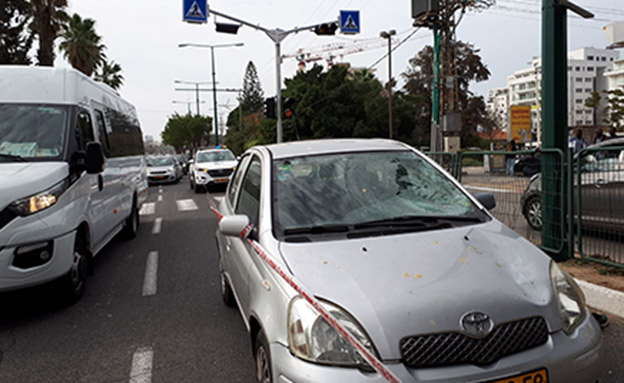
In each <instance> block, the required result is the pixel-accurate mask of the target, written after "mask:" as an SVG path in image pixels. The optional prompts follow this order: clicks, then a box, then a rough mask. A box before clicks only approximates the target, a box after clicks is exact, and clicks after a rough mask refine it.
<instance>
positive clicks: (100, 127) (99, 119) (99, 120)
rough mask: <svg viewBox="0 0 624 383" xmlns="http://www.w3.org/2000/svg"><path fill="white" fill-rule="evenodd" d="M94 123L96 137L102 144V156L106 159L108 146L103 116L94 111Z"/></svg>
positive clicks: (108, 152)
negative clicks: (95, 125)
mask: <svg viewBox="0 0 624 383" xmlns="http://www.w3.org/2000/svg"><path fill="white" fill-rule="evenodd" d="M95 122H96V124H97V132H98V137H99V139H100V143H101V144H102V149H103V150H104V154H105V155H106V157H110V146H109V144H108V134H107V132H106V123H105V121H104V114H103V113H102V112H101V111H99V110H96V111H95Z"/></svg>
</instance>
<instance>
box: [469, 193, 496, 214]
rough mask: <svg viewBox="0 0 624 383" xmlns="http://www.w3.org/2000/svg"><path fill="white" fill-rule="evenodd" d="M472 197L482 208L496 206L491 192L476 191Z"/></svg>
mask: <svg viewBox="0 0 624 383" xmlns="http://www.w3.org/2000/svg"><path fill="white" fill-rule="evenodd" d="M474 197H475V198H476V199H477V201H479V203H480V204H481V205H483V207H484V208H486V209H488V210H492V209H494V208H495V207H496V199H495V198H494V195H493V194H492V193H477V194H474Z"/></svg>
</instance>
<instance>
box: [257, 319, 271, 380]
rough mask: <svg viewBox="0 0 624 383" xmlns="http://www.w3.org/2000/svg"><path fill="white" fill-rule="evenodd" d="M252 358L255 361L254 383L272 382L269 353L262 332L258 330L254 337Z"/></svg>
mask: <svg viewBox="0 0 624 383" xmlns="http://www.w3.org/2000/svg"><path fill="white" fill-rule="evenodd" d="M254 358H255V359H256V382H258V383H271V382H272V381H273V379H272V376H271V353H270V351H269V343H268V342H267V340H266V336H265V335H264V330H260V331H259V332H258V335H257V336H256V343H255V345H254Z"/></svg>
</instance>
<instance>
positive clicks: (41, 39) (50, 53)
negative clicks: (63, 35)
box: [30, 0, 69, 66]
mask: <svg viewBox="0 0 624 383" xmlns="http://www.w3.org/2000/svg"><path fill="white" fill-rule="evenodd" d="M30 3H31V5H32V14H33V19H32V21H31V23H30V29H31V30H32V31H33V32H34V33H35V34H36V35H37V41H38V43H39V48H38V49H37V62H38V64H39V65H41V66H54V40H56V38H57V37H58V35H59V33H60V32H61V30H62V28H63V26H64V25H65V24H66V22H67V20H68V18H69V17H68V16H67V13H65V8H66V7H67V0H31V2H30Z"/></svg>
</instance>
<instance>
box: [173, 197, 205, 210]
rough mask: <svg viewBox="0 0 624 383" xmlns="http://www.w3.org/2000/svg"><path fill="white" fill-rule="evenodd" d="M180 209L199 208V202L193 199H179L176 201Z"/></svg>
mask: <svg viewBox="0 0 624 383" xmlns="http://www.w3.org/2000/svg"><path fill="white" fill-rule="evenodd" d="M176 205H178V210H179V211H189V210H197V209H199V208H198V207H197V204H196V203H195V201H193V200H192V199H179V200H177V201H176Z"/></svg>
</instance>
